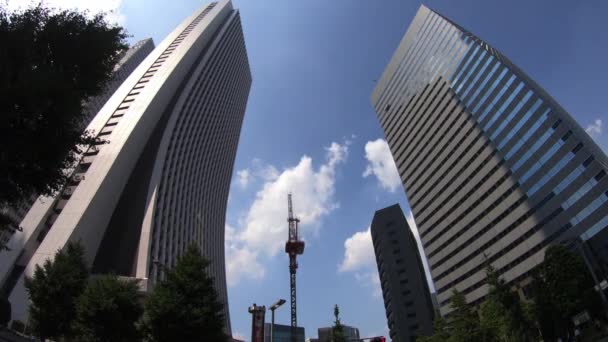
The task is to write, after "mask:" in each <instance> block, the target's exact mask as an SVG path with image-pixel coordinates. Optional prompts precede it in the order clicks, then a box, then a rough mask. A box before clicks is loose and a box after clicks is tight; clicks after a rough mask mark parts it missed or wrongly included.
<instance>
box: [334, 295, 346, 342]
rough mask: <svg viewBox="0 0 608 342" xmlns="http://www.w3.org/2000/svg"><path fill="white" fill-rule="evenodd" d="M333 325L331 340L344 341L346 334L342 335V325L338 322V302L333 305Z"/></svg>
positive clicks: (335, 341)
mask: <svg viewBox="0 0 608 342" xmlns="http://www.w3.org/2000/svg"><path fill="white" fill-rule="evenodd" d="M334 319H335V320H334V326H333V327H332V329H331V330H332V334H331V335H332V342H346V336H345V335H344V327H343V326H342V322H340V308H339V307H338V304H336V305H335V306H334Z"/></svg>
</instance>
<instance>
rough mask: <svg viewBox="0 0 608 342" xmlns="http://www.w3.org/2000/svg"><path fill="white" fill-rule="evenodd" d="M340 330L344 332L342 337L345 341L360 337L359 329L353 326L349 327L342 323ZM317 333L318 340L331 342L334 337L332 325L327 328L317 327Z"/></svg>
mask: <svg viewBox="0 0 608 342" xmlns="http://www.w3.org/2000/svg"><path fill="white" fill-rule="evenodd" d="M342 331H343V332H344V337H345V338H346V340H347V341H352V340H358V339H360V338H361V337H360V336H359V329H357V328H355V327H349V326H348V325H342ZM317 332H318V334H319V339H318V341H319V342H332V341H333V337H334V329H333V327H328V328H319V329H317Z"/></svg>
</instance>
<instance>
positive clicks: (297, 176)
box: [240, 142, 348, 256]
mask: <svg viewBox="0 0 608 342" xmlns="http://www.w3.org/2000/svg"><path fill="white" fill-rule="evenodd" d="M347 154H348V146H347V145H346V144H342V145H341V144H338V143H335V142H334V143H332V144H331V145H330V146H329V147H328V148H326V162H325V164H322V165H321V166H320V167H319V168H318V169H317V170H315V169H314V167H313V164H312V159H311V158H310V157H308V156H303V157H302V158H301V159H300V162H299V163H298V164H297V165H296V166H294V167H290V168H287V169H285V170H283V172H281V173H280V174H279V175H277V176H276V178H274V179H272V180H268V181H266V182H265V183H264V185H263V187H262V190H260V191H259V192H258V193H257V194H256V198H255V200H254V202H253V204H252V205H251V207H250V209H249V212H248V214H247V216H246V219H245V224H246V225H245V227H244V230H243V231H242V232H241V234H240V238H241V239H242V240H243V241H246V243H247V244H248V245H249V246H250V247H251V248H253V249H254V250H259V251H263V252H264V253H265V254H267V255H269V256H274V255H276V254H277V253H278V252H279V251H280V250H281V249H282V247H283V245H284V243H285V239H286V238H287V224H286V220H285V218H286V217H287V194H288V193H290V192H291V193H293V201H294V211H295V214H296V215H297V216H298V217H299V218H300V232H301V234H302V235H307V234H309V233H312V232H316V230H317V229H318V223H319V221H320V219H321V218H322V217H323V216H325V215H327V214H328V213H330V212H331V211H332V210H334V209H335V208H337V207H338V203H336V202H334V199H333V194H334V182H335V171H336V166H337V165H338V164H340V163H342V162H344V161H345V160H346V157H347Z"/></svg>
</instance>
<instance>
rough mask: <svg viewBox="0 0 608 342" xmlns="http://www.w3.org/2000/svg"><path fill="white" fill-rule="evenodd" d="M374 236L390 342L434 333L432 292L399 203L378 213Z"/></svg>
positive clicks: (404, 341)
mask: <svg viewBox="0 0 608 342" xmlns="http://www.w3.org/2000/svg"><path fill="white" fill-rule="evenodd" d="M371 233H372V241H373V245H374V252H375V254H376V263H377V265H378V274H379V276H380V285H381V287H382V295H383V297H384V308H385V309H386V319H387V323H388V328H389V332H390V337H391V339H392V340H393V341H395V342H410V341H414V340H415V338H416V336H420V335H430V334H432V329H433V328H432V324H433V303H432V300H431V293H430V291H429V287H428V283H427V281H426V276H425V274H424V267H423V266H422V258H421V257H420V253H419V251H418V246H417V244H416V239H415V238H414V234H413V233H412V230H411V229H410V227H409V225H408V224H407V220H406V219H405V216H404V215H403V211H402V210H401V207H400V206H399V204H395V205H392V206H390V207H387V208H384V209H381V210H378V211H376V213H375V215H374V218H373V220H372V225H371Z"/></svg>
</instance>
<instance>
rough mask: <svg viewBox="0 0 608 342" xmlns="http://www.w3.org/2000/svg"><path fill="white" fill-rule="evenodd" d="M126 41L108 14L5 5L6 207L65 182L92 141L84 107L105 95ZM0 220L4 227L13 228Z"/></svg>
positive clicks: (2, 202) (1, 136)
mask: <svg viewBox="0 0 608 342" xmlns="http://www.w3.org/2000/svg"><path fill="white" fill-rule="evenodd" d="M126 38H127V35H126V33H125V31H124V30H123V29H122V28H121V27H118V26H114V25H110V24H108V22H107V21H106V19H105V15H104V14H97V15H94V16H92V17H91V16H89V15H88V14H87V13H79V12H76V11H73V10H63V11H59V10H52V9H49V8H46V7H44V5H43V4H42V3H41V4H39V5H38V6H36V7H31V8H28V9H25V10H21V11H17V12H13V13H9V12H8V11H7V10H6V9H5V8H3V7H1V6H0V41H2V44H3V45H4V46H5V47H9V46H10V48H4V49H1V50H0V94H2V96H0V113H1V114H2V115H0V208H5V207H7V206H15V205H18V204H19V203H21V201H22V200H23V199H25V198H28V197H29V196H31V195H32V194H44V195H49V194H53V193H55V192H56V191H58V190H60V189H61V188H62V187H63V185H64V184H65V183H66V181H67V179H68V177H69V173H68V171H67V170H69V169H70V167H72V166H73V165H74V163H75V161H76V160H77V158H78V153H79V151H80V149H79V146H83V145H87V144H89V143H91V142H93V140H94V139H93V138H92V136H91V134H90V133H84V134H83V132H82V121H83V120H84V114H83V113H84V110H83V104H84V103H85V100H86V99H88V98H89V97H91V96H95V95H98V94H99V93H100V92H102V91H103V89H104V87H105V85H106V83H107V82H108V81H109V80H110V78H111V75H112V70H113V68H114V65H115V64H116V62H117V61H118V59H119V58H120V55H119V52H121V51H122V50H124V49H125V48H126V44H125V42H126ZM15 147H18V148H15ZM0 216H2V219H0V229H15V227H14V226H12V225H10V224H9V223H10V221H11V220H10V219H9V218H8V217H7V216H6V215H5V214H0ZM11 226H12V228H11Z"/></svg>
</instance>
